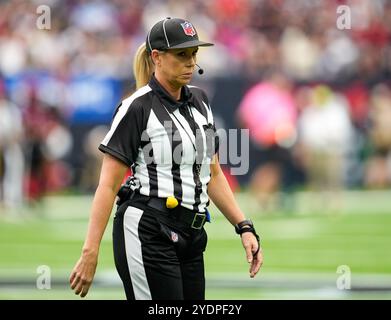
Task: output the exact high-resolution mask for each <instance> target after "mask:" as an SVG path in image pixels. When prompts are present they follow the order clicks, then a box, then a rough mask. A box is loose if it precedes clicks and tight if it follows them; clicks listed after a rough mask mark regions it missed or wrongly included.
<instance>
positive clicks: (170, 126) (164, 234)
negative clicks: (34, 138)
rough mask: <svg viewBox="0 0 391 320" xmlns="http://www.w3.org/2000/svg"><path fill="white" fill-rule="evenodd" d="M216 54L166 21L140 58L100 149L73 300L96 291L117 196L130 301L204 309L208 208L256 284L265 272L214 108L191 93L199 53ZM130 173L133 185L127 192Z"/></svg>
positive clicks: (119, 255) (189, 30) (118, 251)
mask: <svg viewBox="0 0 391 320" xmlns="http://www.w3.org/2000/svg"><path fill="white" fill-rule="evenodd" d="M211 45H213V44H211V43H206V42H202V41H199V40H198V35H197V32H196V29H195V28H194V26H193V25H192V24H191V23H190V22H188V21H186V20H183V19H177V18H172V19H171V18H166V19H164V20H162V21H159V22H158V23H156V24H155V25H154V26H153V27H152V29H151V30H150V32H149V33H148V35H147V37H146V41H145V44H142V45H141V46H140V48H139V49H138V52H137V54H136V57H135V61H134V73H135V78H136V85H137V89H138V90H137V91H136V92H135V93H134V94H132V95H131V96H130V97H128V98H126V99H125V100H123V101H122V103H121V104H120V105H119V107H118V108H117V110H116V113H115V115H114V118H113V121H112V124H111V129H110V131H109V132H108V133H107V135H106V137H105V138H104V139H103V141H102V143H101V145H100V146H99V149H100V150H101V151H102V152H104V158H103V164H102V169H101V175H100V180H99V185H98V187H97V190H96V193H95V197H94V200H93V203H92V211H91V216H90V221H89V227H88V232H87V236H86V240H85V243H84V246H83V250H82V254H81V257H80V259H79V261H78V262H77V263H76V265H75V267H74V269H73V271H72V273H71V276H70V284H71V288H72V290H74V292H75V294H77V295H79V294H80V296H81V297H84V296H86V294H87V292H88V290H89V288H90V286H91V283H92V280H93V277H94V274H95V270H96V266H97V261H98V252H99V246H100V242H101V239H102V236H103V233H104V230H105V229H106V225H107V222H108V219H109V216H110V213H111V210H112V207H113V203H114V201H115V198H116V195H117V194H118V196H119V201H118V202H117V204H118V208H117V212H116V215H115V218H114V226H113V247H114V260H115V265H116V268H117V271H118V273H119V275H120V277H121V279H122V282H123V285H124V289H125V293H126V297H127V299H129V300H134V299H137V300H139V299H140V300H145V299H157V300H158V299H161V300H169V299H176V300H181V299H194V300H202V299H205V277H204V261H203V252H204V250H205V247H206V242H207V235H206V232H205V230H204V227H203V226H204V223H205V221H208V219H209V212H208V210H207V206H208V205H209V198H210V199H212V201H213V202H214V203H215V204H216V206H217V207H218V208H219V210H220V211H221V212H222V213H223V214H224V216H225V217H226V218H227V219H228V220H229V222H231V224H232V225H233V226H234V227H235V231H236V233H238V234H240V236H241V240H242V244H243V247H244V249H245V252H246V257H247V261H248V263H249V264H250V270H249V273H250V277H254V276H255V275H256V274H257V272H258V270H259V269H260V267H261V265H262V261H263V256H262V251H261V250H260V246H259V237H258V236H257V234H256V232H255V229H254V226H253V224H252V222H251V221H250V220H246V218H245V215H244V214H243V212H242V211H241V210H240V208H239V207H238V204H237V202H236V201H235V199H234V196H233V194H232V192H231V189H230V187H229V185H228V183H227V181H226V179H225V177H224V174H223V173H222V171H221V168H220V165H219V162H218V157H217V148H218V139H217V135H216V129H215V126H214V121H213V115H212V111H211V109H210V106H209V103H208V99H207V97H206V95H205V93H204V92H203V91H202V90H201V89H199V88H197V87H193V86H188V84H189V82H190V80H191V78H192V74H193V72H194V69H195V67H196V56H197V51H198V47H202V46H211ZM200 70H201V69H200ZM129 167H131V168H132V172H133V175H132V177H131V178H130V179H129V180H128V183H127V184H125V185H123V186H122V187H121V182H122V181H123V178H124V175H125V173H126V171H127V170H128V169H129ZM120 187H121V188H120Z"/></svg>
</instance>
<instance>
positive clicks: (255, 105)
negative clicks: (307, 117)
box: [238, 71, 297, 208]
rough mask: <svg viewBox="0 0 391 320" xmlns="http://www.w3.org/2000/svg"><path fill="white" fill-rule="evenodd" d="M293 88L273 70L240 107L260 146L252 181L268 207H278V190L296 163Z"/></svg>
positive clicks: (239, 111) (239, 115)
mask: <svg viewBox="0 0 391 320" xmlns="http://www.w3.org/2000/svg"><path fill="white" fill-rule="evenodd" d="M291 89H292V85H291V83H290V81H289V80H288V79H287V78H286V77H285V76H284V75H283V74H282V73H280V72H278V71H271V72H270V73H269V75H267V76H266V77H265V79H264V80H263V81H262V82H260V83H258V84H256V85H255V86H253V87H252V88H250V90H249V91H248V92H247V93H246V94H245V96H244V97H243V100H242V102H241V103H240V106H239V109H238V117H239V119H240V120H239V121H240V123H241V126H242V127H245V128H248V129H249V133H250V139H251V140H252V142H253V143H254V144H256V145H258V146H259V147H258V148H259V153H258V155H255V154H253V155H250V156H252V157H254V156H256V157H258V158H259V159H257V168H256V169H255V173H254V174H253V175H252V180H251V182H250V184H251V189H252V191H253V192H254V194H255V195H256V197H257V198H258V200H259V202H260V204H261V205H262V206H263V207H264V208H271V207H275V205H276V202H278V199H276V197H277V195H278V194H277V192H278V191H279V190H280V189H281V183H282V182H283V180H284V176H286V175H287V172H286V171H287V170H290V167H291V166H292V163H291V162H292V158H291V156H290V148H291V147H292V146H293V145H294V143H295V140H296V116H297V114H296V106H295V102H294V99H293V96H292V93H291ZM285 182H286V181H285Z"/></svg>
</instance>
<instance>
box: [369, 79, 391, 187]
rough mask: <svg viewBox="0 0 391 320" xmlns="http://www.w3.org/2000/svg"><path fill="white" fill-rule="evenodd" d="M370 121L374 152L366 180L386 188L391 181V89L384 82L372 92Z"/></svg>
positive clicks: (372, 185) (370, 184) (370, 158)
mask: <svg viewBox="0 0 391 320" xmlns="http://www.w3.org/2000/svg"><path fill="white" fill-rule="evenodd" d="M370 122H371V129H370V139H371V144H372V152H371V155H370V156H369V159H368V162H367V166H366V172H365V181H364V182H365V185H366V186H367V187H370V188H384V187H386V186H387V185H389V184H390V182H391V168H390V159H391V125H390V124H391V90H390V88H389V87H387V86H386V85H384V84H379V85H377V86H376V87H375V88H373V90H372V92H371V110H370Z"/></svg>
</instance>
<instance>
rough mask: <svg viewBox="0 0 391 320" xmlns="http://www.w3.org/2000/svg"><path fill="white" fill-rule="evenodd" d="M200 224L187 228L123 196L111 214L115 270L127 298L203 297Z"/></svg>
mask: <svg viewBox="0 0 391 320" xmlns="http://www.w3.org/2000/svg"><path fill="white" fill-rule="evenodd" d="M206 243H207V235H206V232H205V230H204V228H202V229H200V230H196V229H192V228H189V227H187V226H185V225H183V224H182V222H179V221H176V220H174V219H173V218H170V217H169V216H167V215H166V214H164V213H161V212H159V211H157V210H155V209H153V208H150V207H148V206H146V205H145V204H142V203H137V202H134V201H133V202H132V201H127V202H125V203H124V204H122V205H121V206H120V207H119V208H118V210H117V213H116V215H115V217H114V226H113V246H114V260H115V265H116V268H117V271H118V273H119V275H120V277H121V279H122V282H123V284H124V288H125V293H126V298H127V299H128V300H149V299H153V300H173V299H174V300H183V299H185V300H204V299H205V274H204V259H203V252H204V250H205V248H206Z"/></svg>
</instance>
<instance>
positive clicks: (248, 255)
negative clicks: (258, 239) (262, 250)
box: [244, 244, 253, 263]
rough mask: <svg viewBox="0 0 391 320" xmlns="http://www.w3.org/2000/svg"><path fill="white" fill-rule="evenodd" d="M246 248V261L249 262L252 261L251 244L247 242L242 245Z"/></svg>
mask: <svg viewBox="0 0 391 320" xmlns="http://www.w3.org/2000/svg"><path fill="white" fill-rule="evenodd" d="M244 249H245V250H246V256H247V262H248V263H251V262H252V261H253V253H252V252H251V245H250V244H248V245H246V246H245V247H244Z"/></svg>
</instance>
